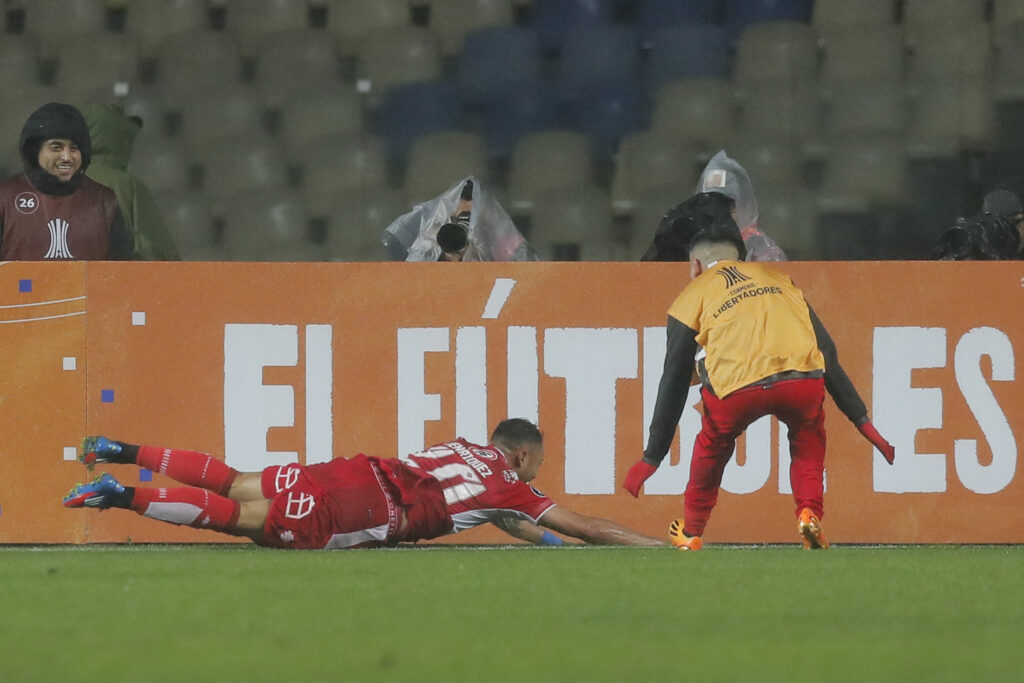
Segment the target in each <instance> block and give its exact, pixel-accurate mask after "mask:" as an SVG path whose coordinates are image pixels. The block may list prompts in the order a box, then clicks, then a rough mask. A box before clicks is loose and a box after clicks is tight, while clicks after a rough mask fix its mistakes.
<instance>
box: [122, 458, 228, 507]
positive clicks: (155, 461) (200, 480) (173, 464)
mask: <svg viewBox="0 0 1024 683" xmlns="http://www.w3.org/2000/svg"><path fill="white" fill-rule="evenodd" d="M135 463H136V464H137V465H138V466H139V467H145V468H146V469H150V470H153V471H154V472H159V473H160V474H163V475H166V476H168V477H170V478H171V479H173V480H174V481H177V482H181V483H182V484H186V485H188V486H198V487H199V488H203V489H206V490H207V491H213V492H214V493H217V494H220V495H222V496H226V495H227V494H228V491H230V490H231V484H232V483H234V481H235V477H237V476H238V470H236V469H235V468H233V467H228V466H227V465H225V464H224V462H223V461H221V460H217V459H216V458H213V457H210V456H209V455H207V454H206V453H200V452H198V451H185V450H178V449H175V448H158V447H155V446H139V453H138V456H137V457H136V459H135Z"/></svg>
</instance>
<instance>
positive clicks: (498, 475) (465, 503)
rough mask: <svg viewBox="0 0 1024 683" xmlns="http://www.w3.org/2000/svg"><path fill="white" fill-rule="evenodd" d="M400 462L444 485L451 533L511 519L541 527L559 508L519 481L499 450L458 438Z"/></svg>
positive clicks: (407, 456) (403, 458)
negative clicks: (553, 509) (554, 509)
mask: <svg viewBox="0 0 1024 683" xmlns="http://www.w3.org/2000/svg"><path fill="white" fill-rule="evenodd" d="M400 460H401V461H402V463H404V464H405V465H407V466H409V467H411V468H414V469H416V470H419V471H422V472H425V473H426V474H429V475H430V476H431V477H433V478H434V479H436V480H437V482H438V483H439V484H440V485H441V488H442V489H443V491H444V500H445V505H446V507H447V509H448V514H449V515H450V516H451V519H452V528H451V531H450V533H455V532H459V531H464V530H466V529H470V528H472V527H475V526H478V525H480V524H484V523H486V522H493V521H495V520H498V519H501V518H507V517H515V518H519V519H525V520H529V521H530V522H533V523H534V524H536V523H537V521H538V520H539V519H540V518H541V517H542V516H544V514H545V513H546V512H547V511H548V510H550V509H551V508H553V507H554V506H555V502H554V501H553V500H551V499H550V498H548V497H547V496H545V495H544V494H543V493H541V492H540V491H538V490H537V489H535V488H533V487H532V486H530V485H529V484H526V483H525V482H522V481H520V480H519V475H517V474H516V473H515V470H513V469H512V468H511V467H509V464H508V462H507V461H506V460H505V456H504V454H502V452H501V451H500V450H498V448H497V447H496V446H478V445H476V444H472V443H469V442H468V441H466V440H465V439H458V440H456V441H449V442H447V443H442V444H438V445H437V446H431V447H430V448H428V449H427V450H425V451H421V452H419V453H411V454H409V455H406V456H402V457H401V458H400Z"/></svg>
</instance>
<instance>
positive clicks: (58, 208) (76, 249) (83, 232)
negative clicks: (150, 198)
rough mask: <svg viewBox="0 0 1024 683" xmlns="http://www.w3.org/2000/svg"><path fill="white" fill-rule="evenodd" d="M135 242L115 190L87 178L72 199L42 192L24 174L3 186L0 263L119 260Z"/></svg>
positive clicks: (129, 253) (0, 196)
mask: <svg viewBox="0 0 1024 683" xmlns="http://www.w3.org/2000/svg"><path fill="white" fill-rule="evenodd" d="M133 244H134V243H133V240H132V236H131V233H130V232H129V231H128V228H127V227H126V226H125V224H124V218H123V217H122V216H121V210H120V208H119V207H118V204H117V196H116V195H115V194H114V191H113V190H111V189H110V188H108V187H105V186H104V185H100V184H99V183H97V182H95V181H94V180H91V179H89V178H87V177H83V178H82V179H81V181H80V184H79V186H78V189H76V190H75V191H74V192H72V193H71V194H68V195H60V196H57V195H48V194H46V193H44V192H41V191H39V190H38V189H36V187H35V186H34V185H33V184H32V182H31V181H30V180H29V179H28V176H27V175H26V174H24V173H19V174H18V175H15V176H12V177H10V178H7V179H5V180H3V181H0V259H2V260H4V261H41V260H44V259H61V260H70V259H75V260H80V261H88V260H104V259H109V260H120V259H128V258H131V256H132V250H133V248H134V247H133Z"/></svg>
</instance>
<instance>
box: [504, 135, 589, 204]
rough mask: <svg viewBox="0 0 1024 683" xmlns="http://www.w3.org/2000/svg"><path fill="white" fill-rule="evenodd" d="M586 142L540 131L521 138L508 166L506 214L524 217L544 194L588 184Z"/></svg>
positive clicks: (579, 136)
mask: <svg viewBox="0 0 1024 683" xmlns="http://www.w3.org/2000/svg"><path fill="white" fill-rule="evenodd" d="M592 175H593V159H592V154H591V147H590V140H589V139H588V138H587V137H586V136H585V135H583V134H582V133H577V132H574V131H568V130H544V131H538V132H536V133H530V134H528V135H524V136H523V137H522V138H520V139H519V142H518V143H517V144H516V148H515V150H514V151H513V153H512V159H511V163H510V165H509V180H508V193H509V207H508V210H509V212H510V213H517V214H528V213H531V212H532V211H533V209H534V202H535V201H536V199H537V197H538V196H539V195H540V194H541V193H542V192H544V191H546V190H559V189H565V188H571V187H579V186H588V185H591V184H592Z"/></svg>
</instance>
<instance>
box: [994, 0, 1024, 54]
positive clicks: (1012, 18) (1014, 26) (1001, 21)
mask: <svg viewBox="0 0 1024 683" xmlns="http://www.w3.org/2000/svg"><path fill="white" fill-rule="evenodd" d="M1021 22H1024V0H992V42H993V44H995V46H996V47H997V48H1001V47H1002V46H1003V44H1004V42H1005V41H1006V40H1007V39H1008V38H1009V39H1011V40H1014V39H1015V38H1014V35H1015V34H1017V33H1019V32H1020V25H1021Z"/></svg>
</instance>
